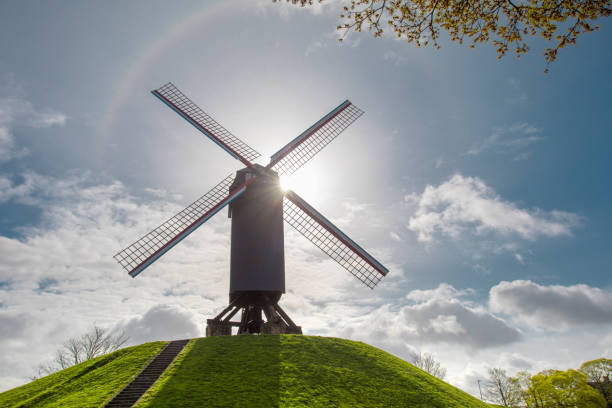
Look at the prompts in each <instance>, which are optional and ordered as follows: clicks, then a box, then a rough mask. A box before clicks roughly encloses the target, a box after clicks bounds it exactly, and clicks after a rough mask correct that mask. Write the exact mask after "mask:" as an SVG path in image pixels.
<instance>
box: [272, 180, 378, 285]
mask: <svg viewBox="0 0 612 408" xmlns="http://www.w3.org/2000/svg"><path fill="white" fill-rule="evenodd" d="M284 204H285V208H284V218H285V221H286V222H287V223H288V224H289V225H291V226H292V227H293V228H295V229H296V230H297V231H298V232H299V233H300V234H302V235H304V236H305V237H306V238H308V239H309V240H310V241H311V242H312V243H313V244H315V245H316V246H317V247H319V248H320V249H321V250H322V251H323V252H325V253H326V254H327V255H329V257H330V258H332V259H333V260H334V261H336V262H338V263H339V264H340V265H341V266H342V267H344V268H345V269H346V270H347V271H349V272H350V273H351V274H353V275H354V276H355V277H356V278H357V279H359V280H360V281H361V282H363V283H364V284H365V285H366V286H368V287H369V288H371V289H373V288H374V287H375V286H376V284H377V283H378V282H379V281H380V280H381V279H382V278H383V277H384V276H385V275H387V273H388V272H389V270H388V269H387V268H385V267H384V266H383V265H382V264H381V263H380V262H378V261H377V260H376V259H375V258H374V257H373V256H372V255H370V254H369V253H368V252H366V250H365V249H363V248H362V247H360V246H359V245H357V244H356V243H355V242H354V241H353V240H352V239H350V238H349V237H348V236H347V235H346V234H345V233H343V232H342V231H340V229H339V228H338V227H336V226H335V225H334V224H332V223H331V221H329V220H328V219H327V218H325V217H324V216H323V215H322V214H320V213H319V212H318V211H317V210H315V209H314V208H313V207H312V206H311V205H310V204H308V203H307V202H306V201H304V199H303V198H301V197H300V196H298V195H297V194H296V193H295V192H293V191H290V190H289V191H286V192H285V202H284Z"/></svg>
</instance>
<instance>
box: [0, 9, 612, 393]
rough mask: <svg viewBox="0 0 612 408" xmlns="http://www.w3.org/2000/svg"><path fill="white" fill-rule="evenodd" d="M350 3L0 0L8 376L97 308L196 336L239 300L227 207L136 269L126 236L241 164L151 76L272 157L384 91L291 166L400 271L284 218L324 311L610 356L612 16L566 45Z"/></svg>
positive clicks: (288, 243) (456, 363)
mask: <svg viewBox="0 0 612 408" xmlns="http://www.w3.org/2000/svg"><path fill="white" fill-rule="evenodd" d="M340 7H341V3H339V2H336V1H326V2H325V3H324V4H323V6H320V5H316V6H313V7H310V8H306V9H300V8H299V7H295V6H291V5H288V4H284V3H283V4H273V3H272V2H270V1H267V0H265V1H264V0H262V1H237V0H236V1H234V0H232V1H216V2H215V1H179V2H173V4H169V3H168V2H165V1H157V0H147V1H145V0H132V1H129V2H119V1H112V2H104V3H102V2H92V1H88V2H84V1H76V0H75V1H47V2H34V1H20V2H2V3H0V51H1V52H0V347H2V349H3V350H4V352H3V353H2V356H0V391H1V390H6V389H9V388H12V387H15V386H18V385H20V384H23V383H26V382H28V381H29V380H28V377H29V376H31V375H33V374H34V372H35V366H36V365H37V364H38V363H40V362H42V361H47V360H49V359H51V358H52V357H53V354H54V352H55V350H57V349H58V348H59V347H61V345H62V343H63V342H64V341H66V340H67V339H68V338H70V337H72V336H77V335H80V334H82V333H84V332H85V331H87V329H88V328H90V327H92V325H94V324H96V325H99V326H103V327H107V328H109V329H114V330H124V331H125V332H126V333H127V334H128V335H129V336H130V344H140V343H142V342H146V341H152V340H168V339H175V338H186V337H198V336H203V335H204V333H205V321H206V319H207V318H210V317H212V316H214V315H215V314H217V313H218V312H219V311H220V310H221V309H222V308H223V307H224V306H226V304H227V300H228V286H229V276H228V275H229V253H230V234H229V232H230V220H229V219H228V218H227V217H226V215H225V214H226V213H225V212H220V213H219V214H217V215H216V216H215V217H214V218H213V219H211V220H210V221H209V222H207V223H206V224H204V225H203V226H202V227H200V228H199V229H198V230H197V231H196V232H194V233H193V234H192V235H190V236H189V237H188V238H187V239H185V240H184V241H183V242H182V243H181V244H180V245H178V246H177V247H175V248H174V249H172V250H171V251H170V252H168V253H167V254H166V255H164V256H163V257H162V258H161V259H160V260H159V261H157V262H156V263H155V264H154V265H153V266H151V267H150V268H148V269H147V270H146V271H145V272H143V273H142V274H141V275H139V276H138V277H137V278H135V279H132V278H131V277H129V276H128V275H127V273H125V271H124V270H123V269H121V267H120V266H119V265H118V264H117V263H115V261H114V260H113V258H112V256H113V255H114V254H115V253H116V252H118V251H119V250H121V249H122V248H124V247H126V246H127V245H129V244H130V243H131V242H133V241H134V240H136V239H137V238H138V237H140V236H142V235H143V234H145V233H147V232H148V231H150V230H151V229H153V228H155V227H156V226H158V225H159V224H160V223H161V222H163V221H164V220H166V219H167V218H169V217H171V216H172V215H174V214H175V213H176V212H178V211H180V210H181V209H182V208H184V207H185V206H187V205H189V204H190V203H191V202H192V201H193V200H195V199H196V198H198V197H199V196H201V195H202V194H204V193H205V192H206V191H208V190H209V189H210V188H212V187H213V186H214V185H215V184H217V183H218V182H219V181H220V180H221V179H223V178H224V177H225V176H227V175H228V174H231V173H232V172H234V171H235V170H237V169H239V168H241V167H242V165H241V163H239V162H238V161H236V160H234V159H233V158H232V157H230V156H229V155H227V153H225V152H224V151H222V150H221V149H220V148H218V147H217V146H216V145H215V144H214V143H212V142H211V141H210V140H208V139H206V138H205V137H204V136H203V135H201V134H199V133H198V132H197V131H196V130H195V129H194V128H193V127H191V126H190V125H189V124H188V123H186V122H185V121H184V120H183V119H181V118H180V117H179V116H178V115H176V114H175V113H174V112H172V111H171V110H170V109H168V108H167V107H166V106H164V105H163V104H162V103H160V102H159V100H157V99H156V98H154V97H153V96H152V95H151V94H150V91H151V90H153V89H156V88H158V87H159V86H161V85H163V84H165V83H167V82H168V81H172V82H173V83H174V84H175V85H176V86H177V87H178V88H179V89H181V90H182V91H183V92H184V93H186V94H187V95H188V96H189V97H191V99H193V100H194V101H195V102H196V103H197V104H198V105H199V106H200V107H202V109H204V110H205V111H206V112H207V113H209V114H210V115H211V116H212V117H214V118H215V119H216V120H217V121H218V122H220V123H221V124H222V125H224V126H225V127H226V128H228V129H229V130H230V131H231V132H232V133H233V134H234V135H236V136H238V137H239V138H240V139H241V140H243V141H244V142H245V143H247V144H248V145H249V146H251V147H252V148H254V149H255V150H257V151H258V152H259V153H261V154H262V157H261V158H260V159H259V160H258V162H259V163H261V164H264V165H265V164H267V160H268V157H269V156H270V155H272V154H273V153H274V152H276V151H277V150H278V149H279V148H280V147H282V146H283V145H284V144H285V143H287V142H288V141H289V140H291V139H293V138H294V137H295V136H297V135H298V134H300V133H301V132H302V131H303V130H305V129H306V128H308V127H309V126H310V125H311V124H313V123H314V122H316V121H317V120H318V119H319V118H321V117H322V116H323V115H325V114H326V113H327V112H329V111H330V110H331V109H333V108H334V107H336V106H337V105H338V104H339V103H340V102H342V101H343V100H345V99H350V100H351V102H353V103H354V104H355V105H356V106H358V107H359V108H360V109H362V110H364V111H365V114H364V115H363V116H362V117H361V118H360V119H359V120H358V121H356V122H355V123H354V124H353V125H351V127H350V128H349V129H347V130H346V131H345V132H344V133H343V134H342V135H340V136H339V137H338V138H337V139H336V140H334V141H333V142H332V143H331V144H330V145H329V146H327V147H326V148H325V149H324V150H323V151H322V152H320V153H319V154H318V155H317V156H316V157H315V158H314V159H312V160H311V161H310V162H308V163H307V164H306V165H305V166H304V167H303V168H302V169H300V170H299V171H298V172H297V173H296V175H295V177H293V179H292V180H290V183H291V187H292V188H293V189H294V190H295V191H296V192H297V193H298V194H300V196H302V197H303V198H304V199H306V200H307V201H308V202H309V203H310V204H311V205H313V206H314V207H316V208H317V210H318V211H319V212H321V213H322V214H324V215H325V216H326V217H327V218H328V219H330V220H331V221H332V222H334V223H335V224H336V225H337V226H338V227H340V228H341V229H342V230H343V231H344V232H345V233H347V234H348V235H349V236H350V237H351V238H352V239H353V240H354V241H356V242H357V243H359V244H360V245H361V246H362V247H364V248H365V249H366V250H368V252H370V253H371V254H372V255H374V256H375V257H376V258H377V259H378V260H379V261H380V262H381V263H382V264H384V265H385V266H387V267H388V268H389V270H390V273H389V275H388V276H387V277H385V278H384V279H383V280H382V281H381V283H380V284H379V285H378V286H377V287H376V288H375V289H374V290H370V289H369V288H367V287H365V286H363V285H362V284H361V283H360V282H359V281H357V280H356V279H355V278H353V277H352V276H351V275H350V274H349V273H347V272H346V271H345V270H344V269H342V267H340V266H339V265H337V264H336V263H335V262H334V261H332V260H331V259H329V258H328V257H327V256H326V255H325V254H323V253H322V252H321V251H319V250H318V249H317V248H316V247H314V245H312V244H311V243H310V242H309V241H308V240H306V239H305V238H303V237H302V236H300V235H299V234H298V233H297V232H295V231H293V230H292V229H291V227H290V226H289V225H287V224H285V262H286V281H287V293H286V294H285V295H284V296H283V298H282V300H281V302H280V304H281V306H282V307H283V308H284V309H285V310H286V311H287V312H288V313H289V315H290V316H291V317H292V318H293V320H294V321H295V322H297V324H299V325H301V326H302V328H303V331H304V333H305V334H308V335H322V336H335V337H342V338H348V339H353V340H359V341H363V342H366V343H369V344H372V345H374V346H376V347H379V348H382V349H383V350H386V351H388V352H390V353H392V354H394V355H396V356H399V357H401V358H404V359H407V358H409V356H410V354H411V353H414V352H428V353H432V354H433V355H434V356H435V357H436V359H438V360H439V361H440V362H441V364H442V366H444V367H446V368H447V370H448V374H447V380H448V381H449V382H450V383H451V384H453V385H456V386H458V387H460V388H461V389H463V390H465V391H467V392H470V393H472V394H474V395H478V386H477V381H478V380H479V379H480V380H484V379H486V373H487V369H488V368H491V367H501V368H504V369H506V370H507V372H508V374H510V375H513V374H515V373H516V372H517V371H519V370H527V371H530V372H532V373H536V372H538V371H540V370H543V369H549V368H555V369H563V370H565V369H568V368H577V367H579V366H580V364H581V363H582V362H585V361H588V360H592V359H595V358H599V357H607V358H610V357H611V356H612V330H611V329H612V280H611V276H612V273H611V268H610V261H611V258H612V250H611V247H612V232H610V231H611V230H612V228H611V227H612V215H611V214H610V211H609V209H610V208H611V207H612V192H611V189H610V187H611V185H612V184H611V183H610V181H609V179H610V174H611V173H612V164H610V160H609V157H610V155H611V154H612V142H611V137H610V135H611V134H612V104H611V103H610V101H609V98H610V95H611V94H612V81H610V76H609V73H610V72H612V53H610V52H609V47H610V46H609V44H610V41H612V25H611V24H610V23H609V21H602V22H600V26H601V29H600V30H599V31H598V32H596V33H593V34H589V35H585V36H583V38H579V39H578V43H577V45H576V46H575V47H570V48H567V49H564V50H562V52H561V53H560V55H559V58H558V60H557V61H556V62H555V63H554V64H552V65H551V66H550V67H549V73H548V74H543V70H544V69H545V68H546V65H545V62H544V59H543V57H542V52H543V50H544V48H545V46H546V45H545V44H544V43H542V42H540V41H539V40H537V39H536V40H534V41H533V42H532V50H531V51H530V52H529V53H528V54H527V55H524V56H522V57H521V58H520V59H517V58H515V57H513V56H511V55H510V56H507V57H505V58H503V59H501V60H498V59H497V58H496V55H495V50H494V48H493V47H492V46H490V45H479V46H478V47H477V48H476V49H470V48H469V47H467V46H460V45H457V44H454V43H450V42H448V41H447V40H444V39H443V41H442V43H441V45H442V47H441V49H440V50H436V49H433V48H417V47H415V46H414V45H412V44H409V43H407V42H406V41H401V40H397V39H394V38H392V36H383V38H378V39H376V38H373V37H372V35H371V33H368V32H363V33H353V34H350V35H348V36H347V37H346V39H345V41H344V42H343V43H342V44H340V43H339V42H338V41H337V38H338V33H337V32H336V30H335V27H336V25H337V23H338V15H339V14H340Z"/></svg>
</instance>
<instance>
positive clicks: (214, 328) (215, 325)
mask: <svg viewBox="0 0 612 408" xmlns="http://www.w3.org/2000/svg"><path fill="white" fill-rule="evenodd" d="M206 323H207V324H206V337H212V336H231V335H232V325H231V324H227V323H221V322H216V321H215V320H213V319H208V320H207V321H206Z"/></svg>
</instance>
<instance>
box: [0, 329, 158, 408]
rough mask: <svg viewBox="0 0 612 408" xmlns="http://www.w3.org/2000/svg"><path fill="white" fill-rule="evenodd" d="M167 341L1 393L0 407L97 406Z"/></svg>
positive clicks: (80, 407) (93, 361)
mask: <svg viewBox="0 0 612 408" xmlns="http://www.w3.org/2000/svg"><path fill="white" fill-rule="evenodd" d="M165 344H166V342H162V341H158V342H155V343H147V344H142V345H140V346H135V347H127V348H124V349H121V350H118V351H115V352H114V353H110V354H107V355H105V356H102V357H98V358H95V359H92V360H89V361H86V362H84V363H81V364H78V365H76V366H73V367H70V368H67V369H65V370H62V371H59V372H57V373H54V374H51V375H48V376H46V377H43V378H41V379H38V380H36V381H32V382H31V383H29V384H26V385H22V386H21V387H17V388H13V389H12V390H9V391H6V392H3V393H1V394H0V407H3V408H4V407H6V408H8V407H11V408H17V407H19V408H26V407H63V408H72V407H74V408H87V407H92V408H93V407H100V406H101V405H102V404H104V403H105V402H106V401H107V400H109V399H110V398H111V397H112V396H113V395H115V393H116V392H117V391H119V390H120V389H121V388H123V387H124V386H125V385H126V384H127V383H129V382H130V381H131V379H132V378H133V377H135V376H136V374H138V373H139V372H140V371H141V370H142V369H143V368H144V366H145V365H146V364H147V362H148V361H149V360H150V359H152V358H153V357H154V356H155V355H156V354H157V353H159V351H160V350H161V349H162V348H163V347H164V345H165Z"/></svg>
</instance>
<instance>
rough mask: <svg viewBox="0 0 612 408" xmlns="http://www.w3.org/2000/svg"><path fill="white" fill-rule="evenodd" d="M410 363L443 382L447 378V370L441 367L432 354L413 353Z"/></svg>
mask: <svg viewBox="0 0 612 408" xmlns="http://www.w3.org/2000/svg"><path fill="white" fill-rule="evenodd" d="M410 362H411V363H412V365H414V366H416V367H418V368H420V369H421V370H423V371H426V372H428V373H429V374H431V375H433V376H434V377H438V378H439V379H441V380H443V379H444V377H446V368H444V367H442V366H441V365H440V362H438V361H437V360H436V359H435V358H434V356H433V355H431V354H430V353H420V352H419V353H411V355H410Z"/></svg>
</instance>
